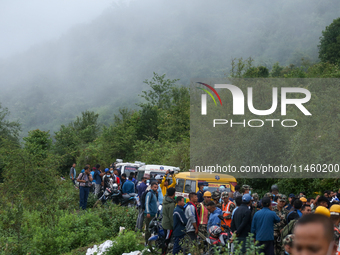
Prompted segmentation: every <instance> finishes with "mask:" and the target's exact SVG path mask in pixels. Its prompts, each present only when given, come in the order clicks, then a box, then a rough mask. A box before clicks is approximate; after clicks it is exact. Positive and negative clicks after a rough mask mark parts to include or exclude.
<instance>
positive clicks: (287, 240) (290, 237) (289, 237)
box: [282, 234, 294, 246]
mask: <svg viewBox="0 0 340 255" xmlns="http://www.w3.org/2000/svg"><path fill="white" fill-rule="evenodd" d="M282 242H283V245H289V246H292V245H293V242H294V234H290V235H287V236H286V237H285V238H284V239H283V241H282Z"/></svg>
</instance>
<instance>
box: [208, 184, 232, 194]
mask: <svg viewBox="0 0 340 255" xmlns="http://www.w3.org/2000/svg"><path fill="white" fill-rule="evenodd" d="M220 186H224V187H226V189H225V191H227V192H230V191H231V189H230V184H223V183H209V184H208V189H207V190H208V191H210V192H211V193H212V192H214V191H216V190H219V187H220Z"/></svg>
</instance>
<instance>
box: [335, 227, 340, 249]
mask: <svg viewBox="0 0 340 255" xmlns="http://www.w3.org/2000/svg"><path fill="white" fill-rule="evenodd" d="M339 238H340V229H339V226H335V225H334V241H335V243H336V244H337V245H338V243H339Z"/></svg>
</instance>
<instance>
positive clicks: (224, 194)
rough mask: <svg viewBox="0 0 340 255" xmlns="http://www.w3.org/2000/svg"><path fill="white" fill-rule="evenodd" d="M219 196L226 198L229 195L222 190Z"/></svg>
mask: <svg viewBox="0 0 340 255" xmlns="http://www.w3.org/2000/svg"><path fill="white" fill-rule="evenodd" d="M221 197H222V198H228V197H229V193H228V192H227V191H224V192H222V194H221Z"/></svg>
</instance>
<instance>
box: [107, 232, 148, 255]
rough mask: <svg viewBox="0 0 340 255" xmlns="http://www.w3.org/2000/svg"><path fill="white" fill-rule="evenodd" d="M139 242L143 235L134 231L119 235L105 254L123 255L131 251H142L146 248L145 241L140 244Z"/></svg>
mask: <svg viewBox="0 0 340 255" xmlns="http://www.w3.org/2000/svg"><path fill="white" fill-rule="evenodd" d="M138 240H142V237H141V234H140V233H136V232H134V231H127V232H124V233H122V234H119V235H118V236H117V237H116V238H115V240H114V242H113V245H112V246H111V248H110V249H109V250H107V251H106V252H105V255H121V254H123V253H128V252H131V251H142V250H144V248H145V247H144V244H143V241H141V242H138Z"/></svg>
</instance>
